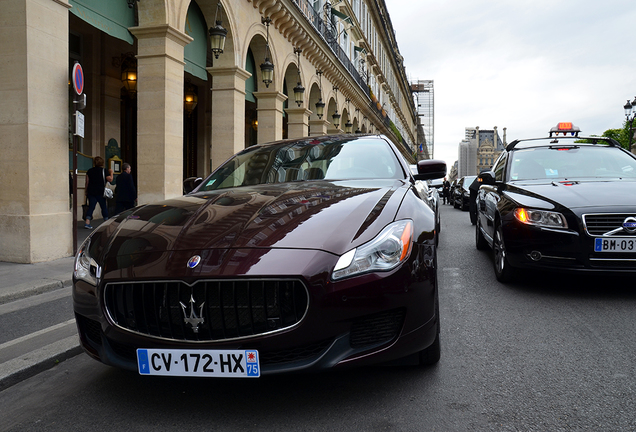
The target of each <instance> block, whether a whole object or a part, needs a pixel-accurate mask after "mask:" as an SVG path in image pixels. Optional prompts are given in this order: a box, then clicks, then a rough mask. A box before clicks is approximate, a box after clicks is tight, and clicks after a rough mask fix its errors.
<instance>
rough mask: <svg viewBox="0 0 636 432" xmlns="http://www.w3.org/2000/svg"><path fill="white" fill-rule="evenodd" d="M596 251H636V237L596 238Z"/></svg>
mask: <svg viewBox="0 0 636 432" xmlns="http://www.w3.org/2000/svg"><path fill="white" fill-rule="evenodd" d="M594 252H636V238H621V237H617V238H602V237H597V238H595V239H594Z"/></svg>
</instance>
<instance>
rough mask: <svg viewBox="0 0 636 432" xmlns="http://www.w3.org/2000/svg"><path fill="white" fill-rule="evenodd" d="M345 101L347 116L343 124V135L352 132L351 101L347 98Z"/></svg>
mask: <svg viewBox="0 0 636 432" xmlns="http://www.w3.org/2000/svg"><path fill="white" fill-rule="evenodd" d="M345 101H346V102H347V115H348V116H349V117H348V118H347V122H346V123H345V133H348V134H350V133H351V132H352V131H353V123H351V104H350V103H351V99H349V98H347V99H345Z"/></svg>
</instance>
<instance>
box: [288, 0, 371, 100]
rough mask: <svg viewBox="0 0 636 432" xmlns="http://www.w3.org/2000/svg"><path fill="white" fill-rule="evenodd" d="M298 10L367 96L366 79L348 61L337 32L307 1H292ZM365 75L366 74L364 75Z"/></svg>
mask: <svg viewBox="0 0 636 432" xmlns="http://www.w3.org/2000/svg"><path fill="white" fill-rule="evenodd" d="M293 2H294V3H295V4H296V6H298V9H299V10H300V11H301V12H302V13H303V15H304V16H305V18H307V21H309V23H310V24H311V25H312V26H313V27H314V29H315V30H316V32H318V34H319V35H320V36H322V38H323V39H324V41H325V42H326V43H327V45H329V48H331V51H333V53H334V54H335V56H336V57H338V60H340V63H342V65H343V66H344V67H345V68H346V69H347V70H348V71H349V74H350V75H351V77H352V78H353V79H354V81H355V82H357V83H358V85H359V86H360V88H361V89H362V90H363V91H364V93H365V94H366V95H367V96H369V86H368V85H367V82H366V77H362V76H361V75H360V72H359V71H358V69H356V67H355V65H354V64H353V62H352V61H351V60H350V59H349V57H348V56H347V54H346V53H345V52H344V50H343V49H342V47H341V46H340V44H339V43H338V32H337V30H336V29H335V28H334V26H332V25H331V23H330V22H329V21H328V20H324V19H323V18H322V16H321V14H320V13H319V12H316V10H315V9H314V7H313V5H312V4H311V3H310V2H309V1H308V0H293ZM364 75H366V73H364Z"/></svg>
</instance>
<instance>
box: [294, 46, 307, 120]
mask: <svg viewBox="0 0 636 432" xmlns="http://www.w3.org/2000/svg"><path fill="white" fill-rule="evenodd" d="M301 52H303V50H302V49H300V48H294V54H296V56H297V58H298V66H297V68H298V85H297V86H296V87H294V100H295V101H296V104H297V105H298V106H299V107H300V106H301V105H302V104H303V96H304V94H305V87H303V86H302V83H301V82H300V53H301Z"/></svg>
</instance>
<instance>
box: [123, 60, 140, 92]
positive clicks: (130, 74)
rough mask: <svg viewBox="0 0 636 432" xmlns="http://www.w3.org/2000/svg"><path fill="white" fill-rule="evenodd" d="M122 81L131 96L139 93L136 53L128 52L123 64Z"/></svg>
mask: <svg viewBox="0 0 636 432" xmlns="http://www.w3.org/2000/svg"><path fill="white" fill-rule="evenodd" d="M121 82H122V83H123V84H124V87H125V88H126V91H127V92H128V94H130V96H135V94H136V93H137V60H136V59H135V56H134V54H132V53H130V54H126V57H125V58H124V61H123V62H122V66H121Z"/></svg>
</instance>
